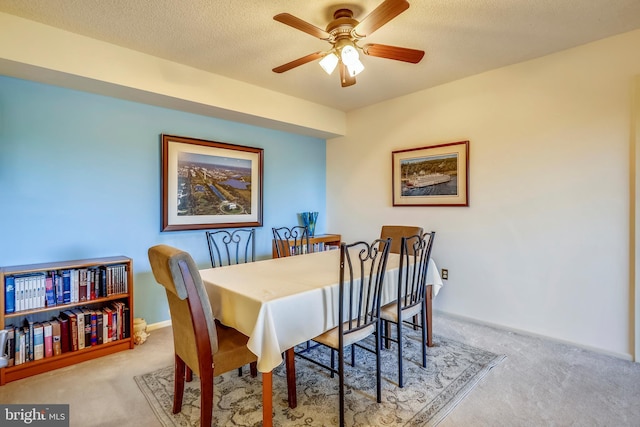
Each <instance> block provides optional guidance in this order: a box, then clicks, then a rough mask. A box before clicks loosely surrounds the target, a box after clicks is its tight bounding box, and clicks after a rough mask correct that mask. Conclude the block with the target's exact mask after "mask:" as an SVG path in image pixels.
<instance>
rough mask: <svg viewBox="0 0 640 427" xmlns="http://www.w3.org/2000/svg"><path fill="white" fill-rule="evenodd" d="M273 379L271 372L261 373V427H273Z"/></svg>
mask: <svg viewBox="0 0 640 427" xmlns="http://www.w3.org/2000/svg"><path fill="white" fill-rule="evenodd" d="M272 394H273V377H272V373H271V372H263V373H262V425H263V427H273V396H272Z"/></svg>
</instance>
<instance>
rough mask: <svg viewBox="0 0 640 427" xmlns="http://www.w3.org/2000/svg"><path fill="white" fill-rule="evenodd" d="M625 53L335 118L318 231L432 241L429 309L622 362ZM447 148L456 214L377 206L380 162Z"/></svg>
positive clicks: (629, 73) (629, 37)
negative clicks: (385, 231)
mask: <svg viewBox="0 0 640 427" xmlns="http://www.w3.org/2000/svg"><path fill="white" fill-rule="evenodd" d="M639 45H640V31H634V32H630V33H626V34H623V35H620V36H616V37H613V38H609V39H605V40H602V41H599V42H595V43H591V44H588V45H585V46H581V47H578V48H574V49H571V50H567V51H564V52H560V53H557V54H553V55H550V56H546V57H543V58H539V59H536V60H533V61H529V62H525V63H521V64H516V65H513V66H509V67H505V68H502V69H498V70H494V71H491V72H487V73H484V74H481V75H477V76H474V77H470V78H467V79H463V80H460V81H456V82H453V83H450V84H446V85H442V86H439V87H436V88H433V89H430V90H426V91H423V92H419V93H415V94H412V95H408V96H406V97H402V98H399V99H395V100H391V101H388V102H384V103H381V104H377V105H374V106H371V107H368V108H364V109H361V110H357V111H354V112H352V113H349V114H348V116H347V130H348V131H347V136H345V137H339V138H335V139H332V140H330V141H329V142H328V144H327V169H328V173H327V207H328V217H329V219H328V229H329V230H330V231H332V232H340V233H342V234H343V236H344V238H345V239H346V240H353V239H360V238H363V239H371V238H374V237H376V236H377V234H378V233H379V229H380V226H381V225H382V224H415V225H421V226H424V227H425V228H426V229H433V230H436V231H437V235H436V241H435V246H434V252H433V256H434V259H435V260H436V262H437V263H438V265H439V267H440V268H447V269H449V280H448V282H447V283H446V285H445V287H444V288H443V290H442V291H441V293H440V295H439V296H438V297H437V299H436V301H435V308H436V310H441V311H445V312H449V313H453V314H457V315H462V316H467V317H470V318H473V319H478V320H481V321H483V322H488V323H493V324H498V325H502V326H506V327H509V328H513V329H517V330H523V331H527V332H530V333H534V334H541V335H545V336H549V337H552V338H556V339H560V340H564V341H568V342H572V343H576V344H579V345H582V346H585V347H590V348H594V349H598V350H601V351H604V352H607V353H611V354H615V355H618V356H621V357H627V358H630V357H632V354H633V352H634V342H633V325H634V307H633V303H630V300H631V301H632V300H633V285H631V284H630V283H631V281H632V277H630V274H631V271H630V257H629V244H630V217H629V212H630V197H629V194H630V184H629V183H630V179H629V177H630V167H629V164H630V162H629V152H630V146H629V144H630V141H631V139H632V138H631V113H630V111H631V102H632V94H633V90H632V87H633V81H634V77H635V76H636V75H638V74H640V55H638V54H637V49H638V46H639ZM461 140H469V141H470V177H471V182H470V206H469V207H396V208H394V207H392V206H391V151H392V150H397V149H403V148H411V147H419V146H425V145H433V144H439V143H444V142H453V141H461ZM435 332H436V333H437V331H435Z"/></svg>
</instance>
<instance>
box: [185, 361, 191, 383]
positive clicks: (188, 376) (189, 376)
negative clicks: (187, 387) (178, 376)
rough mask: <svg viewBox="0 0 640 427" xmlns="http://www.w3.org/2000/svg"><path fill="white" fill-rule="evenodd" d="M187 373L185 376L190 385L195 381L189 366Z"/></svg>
mask: <svg viewBox="0 0 640 427" xmlns="http://www.w3.org/2000/svg"><path fill="white" fill-rule="evenodd" d="M185 366H186V365H185ZM185 372H186V373H185V375H186V378H187V382H188V383H190V382H191V381H192V380H193V371H192V370H191V368H190V367H188V366H187V369H186V371H185Z"/></svg>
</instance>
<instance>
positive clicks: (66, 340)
mask: <svg viewBox="0 0 640 427" xmlns="http://www.w3.org/2000/svg"><path fill="white" fill-rule="evenodd" d="M58 323H60V353H68V352H70V351H71V336H70V335H69V317H67V316H66V315H65V314H64V313H60V316H58Z"/></svg>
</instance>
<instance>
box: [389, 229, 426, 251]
mask: <svg viewBox="0 0 640 427" xmlns="http://www.w3.org/2000/svg"><path fill="white" fill-rule="evenodd" d="M423 232H424V231H423V230H422V227H416V226H411V225H383V226H382V230H381V231H380V238H381V239H388V238H391V249H389V252H391V253H392V254H399V253H400V239H402V238H403V237H409V236H415V235H416V234H417V235H419V236H421V235H422V233H423Z"/></svg>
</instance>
